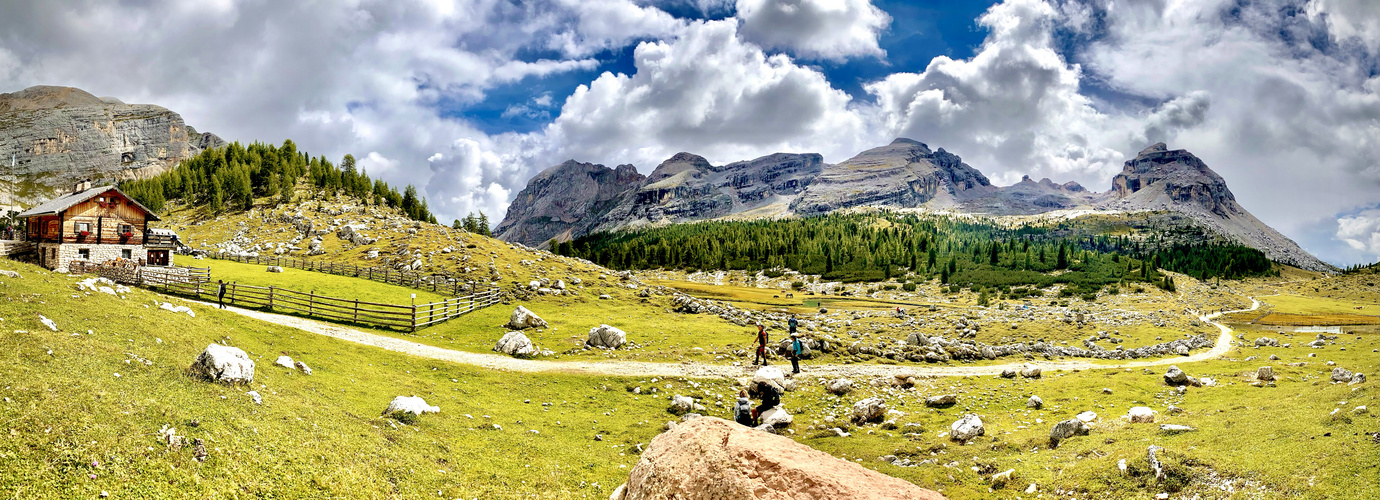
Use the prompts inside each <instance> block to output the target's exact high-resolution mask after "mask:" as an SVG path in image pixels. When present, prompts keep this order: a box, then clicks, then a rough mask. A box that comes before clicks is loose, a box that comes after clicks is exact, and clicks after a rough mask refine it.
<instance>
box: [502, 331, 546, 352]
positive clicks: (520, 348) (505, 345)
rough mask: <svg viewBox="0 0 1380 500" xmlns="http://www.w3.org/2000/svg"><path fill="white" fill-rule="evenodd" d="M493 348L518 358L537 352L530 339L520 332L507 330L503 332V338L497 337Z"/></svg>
mask: <svg viewBox="0 0 1380 500" xmlns="http://www.w3.org/2000/svg"><path fill="white" fill-rule="evenodd" d="M494 350H495V351H498V352H501V353H503V354H507V355H509V356H517V357H520V358H521V357H528V356H536V355H537V353H538V352H539V351H538V350H537V347H536V346H534V345H532V339H529V338H527V336H526V335H523V334H522V332H508V333H505V334H503V338H501V339H498V344H496V345H494Z"/></svg>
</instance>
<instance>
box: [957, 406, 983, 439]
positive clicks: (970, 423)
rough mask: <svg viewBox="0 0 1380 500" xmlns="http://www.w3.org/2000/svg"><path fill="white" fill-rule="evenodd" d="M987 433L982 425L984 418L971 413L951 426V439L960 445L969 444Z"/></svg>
mask: <svg viewBox="0 0 1380 500" xmlns="http://www.w3.org/2000/svg"><path fill="white" fill-rule="evenodd" d="M986 432H987V430H986V429H985V428H984V427H983V425H982V418H980V417H978V416H977V415H973V414H971V413H969V414H967V415H964V416H963V418H960V419H958V420H956V421H954V423H952V424H949V439H953V440H954V441H958V442H960V443H965V442H968V441H969V440H971V439H973V438H975V437H978V436H981V435H983V434H984V433H986Z"/></svg>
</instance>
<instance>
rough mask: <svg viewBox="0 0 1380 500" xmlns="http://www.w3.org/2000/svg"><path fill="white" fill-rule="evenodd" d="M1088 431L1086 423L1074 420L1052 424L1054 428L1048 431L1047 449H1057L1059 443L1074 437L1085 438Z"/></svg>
mask: <svg viewBox="0 0 1380 500" xmlns="http://www.w3.org/2000/svg"><path fill="white" fill-rule="evenodd" d="M1088 430H1089V429H1088V423H1087V422H1084V421H1082V420H1080V419H1076V418H1070V419H1068V420H1065V421H1063V422H1059V423H1057V424H1054V428H1053V429H1050V431H1049V447H1050V448H1058V447H1059V443H1061V442H1063V441H1064V440H1065V439H1068V438H1071V437H1074V436H1086V435H1088Z"/></svg>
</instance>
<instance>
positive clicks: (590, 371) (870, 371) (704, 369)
mask: <svg viewBox="0 0 1380 500" xmlns="http://www.w3.org/2000/svg"><path fill="white" fill-rule="evenodd" d="M201 304H203V305H206V306H210V307H215V306H214V305H213V304H209V303H205V302H201ZM1259 307H1260V302H1259V301H1257V300H1255V299H1254V298H1252V299H1251V308H1250V309H1241V310H1236V311H1225V312H1219V313H1213V314H1209V315H1206V316H1202V317H1200V318H1199V319H1200V320H1202V321H1204V322H1206V323H1209V324H1212V325H1213V326H1216V327H1217V328H1218V329H1220V330H1221V331H1222V334H1221V335H1220V336H1219V337H1218V338H1217V343H1216V345H1214V346H1213V347H1212V349H1211V350H1208V351H1207V352H1202V353H1198V354H1194V355H1191V356H1179V357H1173V358H1163V359H1155V360H1148V361H1128V362H1124V363H1116V364H1095V363H1090V362H1087V361H1031V362H1024V361H1023V362H1020V363H1006V364H1000V365H985V366H948V365H943V366H926V365H834V364H806V365H805V367H804V368H805V370H806V371H805V372H804V373H801V376H804V377H820V378H836V377H849V378H864V379H865V378H872V377H878V376H885V375H890V374H893V373H895V372H897V371H899V370H902V369H905V370H911V371H913V372H915V373H916V374H917V375H920V376H927V375H928V376H937V377H964V376H973V375H983V376H986V375H999V374H1001V372H1002V370H1005V369H1009V368H1015V369H1020V367H1021V366H1022V365H1024V364H1032V365H1036V366H1039V367H1040V368H1041V369H1042V370H1044V371H1050V370H1109V369H1123V368H1138V367H1148V366H1159V365H1169V364H1180V363H1192V362H1195V361H1203V360H1208V359H1213V358H1216V357H1218V356H1221V355H1223V354H1226V352H1227V351H1228V350H1230V349H1231V335H1232V330H1231V329H1230V328H1227V327H1226V325H1223V324H1220V323H1216V322H1213V321H1212V320H1213V319H1214V318H1217V317H1218V316H1221V315H1223V314H1231V313H1237V312H1243V311H1254V310H1256V309H1257V308H1259ZM226 310H228V311H230V312H233V313H236V314H240V315H243V316H248V317H251V318H254V319H258V320H260V321H267V322H269V323H275V324H279V325H283V326H287V327H292V328H297V329H299V330H303V331H306V332H310V333H315V334H318V335H325V336H327V337H334V338H337V339H341V340H346V341H349V342H354V343H357V344H364V345H367V346H373V347H378V348H381V349H387V350H390V351H394V352H400V353H404V354H410V355H413V356H418V357H423V358H430V359H439V360H443V361H451V362H455V363H461V364H466V365H473V366H478V367H482V368H488V369H492V370H504V371H514V372H559V373H575V374H587V375H612V376H620V377H622V376H626V377H692V378H716V377H739V376H743V375H747V374H751V373H752V372H753V371H754V370H755V367H752V366H731V365H708V364H703V363H696V362H688V361H687V362H684V363H680V364H675V363H649V362H645V361H538V360H530V359H517V358H513V357H510V356H504V355H499V354H480V353H473V352H465V351H456V350H452V349H444V348H440V347H435V346H430V345H426V344H419V343H416V342H412V341H408V340H402V339H397V338H393V337H387V336H383V335H377V334H373V333H367V332H362V331H359V330H355V329H353V328H346V327H342V326H338V325H334V324H330V323H324V322H320V321H315V320H311V319H306V318H299V317H296V316H287V315H282V314H273V313H267V312H263V311H255V310H250V309H241V308H238V307H228V306H227V307H226ZM786 365H787V366H789V364H786Z"/></svg>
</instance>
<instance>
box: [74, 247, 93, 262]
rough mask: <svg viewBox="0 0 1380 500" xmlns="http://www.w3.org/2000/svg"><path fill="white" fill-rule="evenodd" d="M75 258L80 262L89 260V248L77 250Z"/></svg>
mask: <svg viewBox="0 0 1380 500" xmlns="http://www.w3.org/2000/svg"><path fill="white" fill-rule="evenodd" d="M77 257H81V258H82V260H91V249H90V248H82V249H78V250H77Z"/></svg>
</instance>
